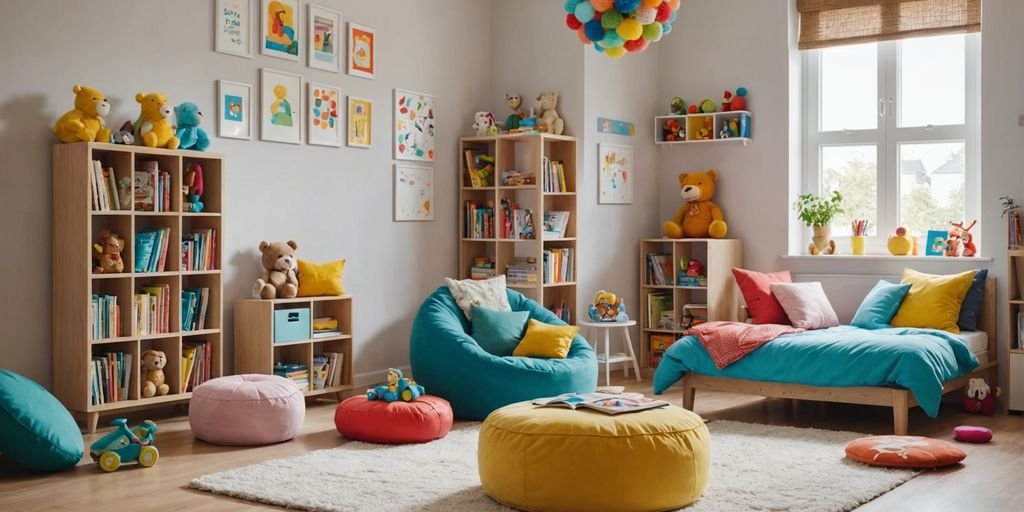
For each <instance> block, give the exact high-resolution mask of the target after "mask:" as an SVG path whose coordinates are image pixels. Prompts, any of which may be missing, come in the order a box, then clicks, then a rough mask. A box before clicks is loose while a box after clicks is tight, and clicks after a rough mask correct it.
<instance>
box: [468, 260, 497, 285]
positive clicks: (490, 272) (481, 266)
mask: <svg viewBox="0 0 1024 512" xmlns="http://www.w3.org/2000/svg"><path fill="white" fill-rule="evenodd" d="M496 275H498V274H497V272H496V269H495V268H494V260H492V259H491V258H488V257H487V256H478V257H476V258H473V266H471V267H469V278H470V279H476V280H478V281H482V280H484V279H490V278H492V277H495V276H496Z"/></svg>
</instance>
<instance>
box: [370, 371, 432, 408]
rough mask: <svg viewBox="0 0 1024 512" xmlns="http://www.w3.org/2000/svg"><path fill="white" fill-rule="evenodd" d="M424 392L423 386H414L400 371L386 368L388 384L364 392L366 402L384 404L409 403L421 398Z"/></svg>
mask: <svg viewBox="0 0 1024 512" xmlns="http://www.w3.org/2000/svg"><path fill="white" fill-rule="evenodd" d="M425 393H426V390H424V389H423V386H420V385H419V384H416V381H414V380H412V379H406V378H405V377H404V376H402V370H399V369H398V368H388V383H387V385H386V386H376V387H373V388H370V389H367V390H366V399H367V400H384V401H385V402H395V401H398V400H402V401H403V402H411V401H413V400H416V399H417V398H419V397H421V396H423V395H424V394H425Z"/></svg>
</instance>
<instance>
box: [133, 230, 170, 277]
mask: <svg viewBox="0 0 1024 512" xmlns="http://www.w3.org/2000/svg"><path fill="white" fill-rule="evenodd" d="M170 243H171V228H146V229H143V230H142V231H139V232H138V233H135V271H136V272H139V273H147V272H163V271H164V269H165V268H166V265H167V247H168V246H169V245H170Z"/></svg>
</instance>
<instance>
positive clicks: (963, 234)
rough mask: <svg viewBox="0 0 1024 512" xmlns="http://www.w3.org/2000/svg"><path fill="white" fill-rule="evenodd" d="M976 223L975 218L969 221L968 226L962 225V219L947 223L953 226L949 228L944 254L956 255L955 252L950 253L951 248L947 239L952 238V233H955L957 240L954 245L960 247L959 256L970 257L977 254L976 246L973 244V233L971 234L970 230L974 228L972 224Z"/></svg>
mask: <svg viewBox="0 0 1024 512" xmlns="http://www.w3.org/2000/svg"><path fill="white" fill-rule="evenodd" d="M977 223H978V221H977V220H975V221H973V222H971V225H970V226H964V221H960V222H950V223H949V224H950V225H952V226H953V229H951V230H949V235H948V238H947V242H946V256H957V255H958V254H956V253H955V252H954V253H952V254H951V253H950V252H951V249H953V248H951V247H950V246H949V241H948V240H949V239H952V238H954V233H955V234H956V235H955V237H956V239H957V240H958V241H959V242H958V243H957V244H956V245H957V246H959V248H961V250H960V254H959V256H964V257H966V258H970V257H973V256H976V255H977V254H978V248H977V246H975V245H974V235H972V234H971V230H972V229H974V225H975V224H977Z"/></svg>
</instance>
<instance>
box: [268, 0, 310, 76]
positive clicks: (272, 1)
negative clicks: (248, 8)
mask: <svg viewBox="0 0 1024 512" xmlns="http://www.w3.org/2000/svg"><path fill="white" fill-rule="evenodd" d="M260 5H261V6H262V9H261V11H262V13H263V14H262V15H263V22H262V23H261V27H260V39H261V41H263V44H261V45H260V53H262V54H263V55H269V56H271V57H279V58H282V59H288V60H294V61H298V60H299V45H300V41H301V39H300V34H299V0H260Z"/></svg>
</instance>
